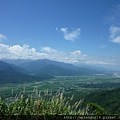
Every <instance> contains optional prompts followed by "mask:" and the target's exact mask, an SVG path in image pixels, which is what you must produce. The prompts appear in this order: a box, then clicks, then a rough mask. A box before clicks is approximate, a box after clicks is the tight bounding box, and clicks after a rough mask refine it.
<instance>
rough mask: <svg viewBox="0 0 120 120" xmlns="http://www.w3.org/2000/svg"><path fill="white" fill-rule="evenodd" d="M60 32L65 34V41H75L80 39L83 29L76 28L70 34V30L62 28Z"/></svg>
mask: <svg viewBox="0 0 120 120" xmlns="http://www.w3.org/2000/svg"><path fill="white" fill-rule="evenodd" d="M60 31H61V32H63V35H64V39H65V40H70V41H74V40H75V39H77V38H78V37H79V35H80V31H81V29H80V28H76V29H74V30H72V31H71V32H69V31H68V28H61V29H60Z"/></svg>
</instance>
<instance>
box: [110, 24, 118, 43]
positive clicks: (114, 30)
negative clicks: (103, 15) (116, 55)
mask: <svg viewBox="0 0 120 120" xmlns="http://www.w3.org/2000/svg"><path fill="white" fill-rule="evenodd" d="M109 31H110V38H111V42H114V43H118V44H120V27H113V26H111V27H110V29H109Z"/></svg>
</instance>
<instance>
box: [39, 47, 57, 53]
mask: <svg viewBox="0 0 120 120" xmlns="http://www.w3.org/2000/svg"><path fill="white" fill-rule="evenodd" d="M41 50H42V51H43V52H47V53H50V52H56V50H55V49H52V48H50V47H42V48H41Z"/></svg>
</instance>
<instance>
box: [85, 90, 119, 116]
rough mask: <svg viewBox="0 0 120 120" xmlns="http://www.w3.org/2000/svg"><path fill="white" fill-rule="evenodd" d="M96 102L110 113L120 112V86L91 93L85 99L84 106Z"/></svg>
mask: <svg viewBox="0 0 120 120" xmlns="http://www.w3.org/2000/svg"><path fill="white" fill-rule="evenodd" d="M90 102H94V103H97V104H99V105H100V106H101V107H103V108H104V109H105V110H106V111H107V112H108V113H110V114H120V88H119V89H114V90H106V91H101V92H95V93H90V94H89V95H87V96H86V97H85V99H84V101H83V106H85V105H86V104H87V103H90Z"/></svg>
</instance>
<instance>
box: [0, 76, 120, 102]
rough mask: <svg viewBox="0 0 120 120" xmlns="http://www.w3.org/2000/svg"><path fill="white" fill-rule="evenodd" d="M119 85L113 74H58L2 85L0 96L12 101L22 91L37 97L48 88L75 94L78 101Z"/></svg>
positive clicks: (66, 94)
mask: <svg viewBox="0 0 120 120" xmlns="http://www.w3.org/2000/svg"><path fill="white" fill-rule="evenodd" d="M119 87H120V78H117V77H114V76H111V75H94V76H56V77H55V78H53V79H49V80H43V81H39V82H38V81H34V82H30V83H24V84H4V85H0V96H1V97H2V98H5V99H6V100H8V101H11V100H12V99H13V98H15V96H18V95H19V94H21V93H24V94H26V95H29V96H30V95H32V96H33V97H37V96H40V95H42V93H43V92H45V90H48V91H49V92H53V93H54V92H56V91H61V92H63V93H64V95H65V96H66V97H68V98H69V97H71V96H72V95H73V94H74V98H75V101H77V100H79V99H83V98H84V97H85V96H86V95H88V94H89V93H91V92H96V91H99V90H106V89H113V88H119Z"/></svg>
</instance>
